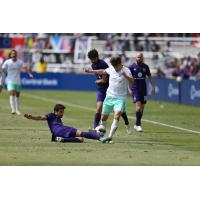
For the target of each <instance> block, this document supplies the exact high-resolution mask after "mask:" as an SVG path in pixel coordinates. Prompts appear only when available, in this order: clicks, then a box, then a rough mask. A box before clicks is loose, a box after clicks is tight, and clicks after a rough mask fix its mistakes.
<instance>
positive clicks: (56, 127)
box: [24, 104, 101, 143]
mask: <svg viewBox="0 0 200 200" xmlns="http://www.w3.org/2000/svg"><path fill="white" fill-rule="evenodd" d="M64 109H65V106H63V105H62V104H56V105H55V107H54V112H53V113H48V114H46V115H42V116H33V115H30V114H25V115H24V117H26V118H27V119H32V120H46V121H47V123H48V126H49V129H50V131H51V133H52V139H51V141H52V142H54V141H55V142H79V143H81V142H83V137H85V138H88V139H94V140H99V141H100V140H101V139H100V135H99V134H97V133H90V132H83V131H80V130H78V129H76V128H73V127H70V126H65V125H63V123H62V120H61V118H62V117H63V114H64Z"/></svg>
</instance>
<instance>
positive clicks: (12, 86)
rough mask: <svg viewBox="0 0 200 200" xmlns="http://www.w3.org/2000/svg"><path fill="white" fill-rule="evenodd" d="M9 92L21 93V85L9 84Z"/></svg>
mask: <svg viewBox="0 0 200 200" xmlns="http://www.w3.org/2000/svg"><path fill="white" fill-rule="evenodd" d="M7 90H8V91H9V92H10V91H16V92H20V91H21V85H19V84H13V83H8V84H7Z"/></svg>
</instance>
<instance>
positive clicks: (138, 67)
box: [129, 53, 155, 132]
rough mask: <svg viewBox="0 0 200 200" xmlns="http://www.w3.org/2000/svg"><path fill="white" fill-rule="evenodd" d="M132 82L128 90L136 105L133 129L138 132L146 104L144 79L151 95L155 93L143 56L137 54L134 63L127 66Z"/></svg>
mask: <svg viewBox="0 0 200 200" xmlns="http://www.w3.org/2000/svg"><path fill="white" fill-rule="evenodd" d="M129 69H130V70H131V73H132V76H133V78H134V82H133V83H132V84H131V87H130V88H129V92H130V94H131V95H132V97H133V102H134V103H136V122H135V126H134V129H135V130H136V131H138V132H141V131H142V127H141V119H142V115H143V112H144V106H145V104H146V101H147V99H146V97H147V88H146V77H148V78H149V80H150V84H151V95H153V94H154V93H155V86H154V81H153V79H152V77H151V72H150V69H149V67H148V65H146V64H145V63H144V62H143V54H142V53H138V54H137V55H136V63H133V64H132V65H131V66H129Z"/></svg>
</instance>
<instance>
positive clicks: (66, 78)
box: [21, 73, 200, 106]
mask: <svg viewBox="0 0 200 200" xmlns="http://www.w3.org/2000/svg"><path fill="white" fill-rule="evenodd" d="M33 75H34V79H30V78H29V77H28V75H27V74H25V73H22V74H21V82H22V87H23V88H24V89H46V90H49V89H50V90H51V89H54V90H81V91H95V90H96V84H95V80H96V77H95V76H94V75H88V74H74V73H45V74H37V73H34V74H33ZM147 91H148V99H152V100H159V101H167V102H173V103H183V104H189V105H195V106H198V105H199V106H200V81H192V80H184V81H181V82H177V81H176V80H172V79H155V95H154V96H151V95H150V83H149V81H147Z"/></svg>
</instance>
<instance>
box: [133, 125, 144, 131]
mask: <svg viewBox="0 0 200 200" xmlns="http://www.w3.org/2000/svg"><path fill="white" fill-rule="evenodd" d="M134 129H135V130H136V131H137V132H142V127H141V126H136V125H135V126H134Z"/></svg>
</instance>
